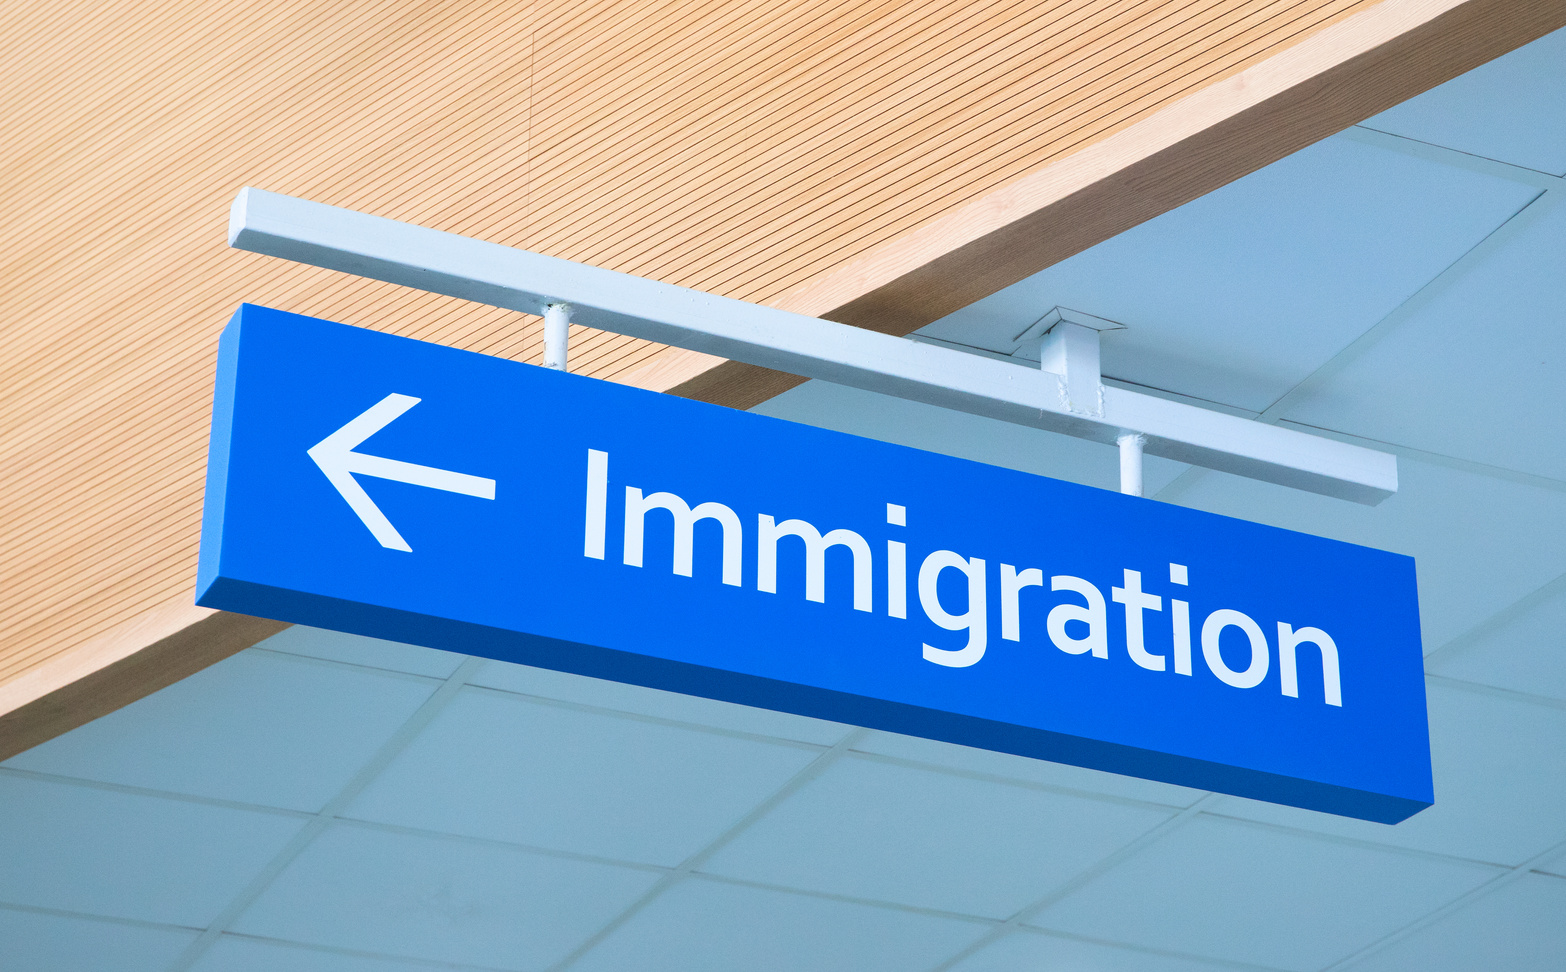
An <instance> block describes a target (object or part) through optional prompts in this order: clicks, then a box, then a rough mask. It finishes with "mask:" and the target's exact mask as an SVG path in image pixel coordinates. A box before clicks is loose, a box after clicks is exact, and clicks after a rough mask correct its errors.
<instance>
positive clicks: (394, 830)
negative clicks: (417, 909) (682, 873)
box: [332, 815, 677, 874]
mask: <svg viewBox="0 0 1566 972" xmlns="http://www.w3.org/2000/svg"><path fill="white" fill-rule="evenodd" d="M332 823H333V824H334V825H336V826H339V827H344V828H348V829H352V830H369V831H374V832H376V833H383V834H395V835H397V836H401V837H418V838H420V839H422V840H429V841H440V842H446V843H454V844H466V845H468V846H471V847H486V848H489V849H490V850H508V851H518V852H521V853H524V854H534V855H537V856H539V857H552V858H555V859H556V860H563V861H577V862H580V863H584V864H603V865H606V866H611V867H623V868H627V869H629V870H633V871H646V872H648V873H650V874H668V873H670V872H671V871H673V870H674V869H675V867H676V866H677V865H671V864H653V863H650V862H648V861H633V860H630V859H629V858H620V857H605V856H604V855H602V854H587V853H583V852H582V851H571V850H563V849H561V848H558V847H545V846H543V845H542V844H525V843H522V842H521V841H516V840H506V839H504V838H501V837H480V836H478V835H476V834H465V833H459V832H457V831H455V830H436V829H432V828H429V827H413V826H409V825H408V824H395V823H387V822H385V821H383V820H367V819H365V818H363V817H346V816H342V815H338V816H337V817H334V818H333V819H332Z"/></svg>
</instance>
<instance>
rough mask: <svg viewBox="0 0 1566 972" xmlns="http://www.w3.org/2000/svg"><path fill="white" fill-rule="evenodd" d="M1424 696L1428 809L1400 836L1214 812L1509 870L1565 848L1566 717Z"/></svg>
mask: <svg viewBox="0 0 1566 972" xmlns="http://www.w3.org/2000/svg"><path fill="white" fill-rule="evenodd" d="M1427 696H1428V698H1429V704H1430V749H1431V759H1432V763H1433V771H1434V774H1435V797H1436V802H1435V806H1433V807H1431V808H1430V809H1428V810H1424V811H1421V812H1420V813H1417V814H1415V815H1414V816H1413V817H1411V818H1409V819H1408V820H1405V821H1403V822H1402V823H1400V824H1397V825H1395V826H1388V825H1386V824H1376V823H1366V822H1364V821H1359V820H1349V819H1348V818H1346V817H1335V816H1332V815H1330V814H1325V813H1314V812H1312V811H1309V810H1296V809H1294V808H1292V807H1280V806H1277V805H1275V804H1270V803H1257V802H1254V801H1251V800H1241V799H1239V798H1237V797H1229V798H1226V799H1225V800H1224V801H1223V803H1222V804H1220V805H1219V806H1218V807H1217V808H1215V809H1214V811H1213V812H1214V813H1219V814H1233V815H1235V816H1241V817H1249V818H1251V819H1253V820H1263V821H1267V822H1269V823H1276V824H1279V825H1282V826H1288V827H1299V828H1303V829H1306V830H1316V831H1321V832H1323V833H1332V834H1340V835H1342V836H1345V837H1352V838H1357V839H1359V840H1370V841H1376V842H1378V843H1384V844H1395V845H1397V846H1400V847H1411V848H1417V849H1420V850H1427V851H1434V852H1438V853H1443V854H1451V855H1454V856H1457V857H1464V858H1468V859H1471V860H1478V861H1491V862H1494V863H1497V864H1505V865H1509V866H1510V865H1515V864H1521V863H1522V862H1524V861H1526V860H1528V859H1529V858H1531V857H1533V856H1535V855H1536V854H1539V853H1540V852H1542V851H1544V850H1546V849H1547V848H1549V847H1553V846H1554V845H1556V844H1558V843H1560V842H1561V841H1566V814H1563V813H1561V812H1560V808H1561V807H1566V773H1561V772H1558V771H1556V768H1557V767H1559V766H1560V764H1561V761H1562V758H1563V757H1566V708H1562V707H1557V706H1549V705H1537V704H1533V703H1530V702H1522V701H1517V700H1515V699H1508V698H1504V697H1501V696H1499V695H1496V694H1491V693H1488V692H1485V691H1484V690H1476V689H1471V688H1464V687H1458V686H1453V685H1450V684H1441V683H1433V684H1431V685H1430V686H1429V690H1428V692H1427ZM1348 701H1350V702H1352V700H1351V699H1350V700H1348ZM1562 917H1563V919H1566V914H1563V916H1562Z"/></svg>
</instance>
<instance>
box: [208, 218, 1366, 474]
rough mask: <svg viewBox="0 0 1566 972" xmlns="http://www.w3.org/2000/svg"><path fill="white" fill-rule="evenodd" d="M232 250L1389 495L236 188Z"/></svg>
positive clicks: (801, 333) (959, 364) (1278, 436)
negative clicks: (553, 309)
mask: <svg viewBox="0 0 1566 972" xmlns="http://www.w3.org/2000/svg"><path fill="white" fill-rule="evenodd" d="M229 244H230V245H231V246H234V247H237V248H239V249H242V250H250V251H253V252H256V253H265V254H269V255H271V256H276V257H282V258H284V259H288V260H295V261H298V262H300V263H307V264H310V265H312V266H318V267H326V268H329V269H333V270H341V271H344V272H346V273H352V274H357V275H359V276H362V277H369V278H372V279H375V280H384V281H387V282H389V283H396V284H403V285H405V286H409V287H415V288H418V289H420V290H426V291H430V292H432V293H438V294H446V295H448V296H451V297H461V298H464V299H467V300H473V301H477V302H479V303H484V304H489V305H491V306H495V307H506V308H510V309H512V310H516V311H522V312H525V313H529V314H539V313H543V312H544V309H545V308H547V307H548V306H550V305H551V304H569V305H570V306H571V319H572V320H574V321H575V322H576V323H578V324H583V325H586V326H588V327H593V328H598V329H599V330H605V331H613V332H615V333H618V334H628V335H631V336H633V337H639V338H644V339H646V340H649V341H657V342H659V343H662V344H671V345H674V346H676V347H682V348H690V349H692V350H695V351H702V352H706V353H708V354H714V355H719V356H721V357H725V358H730V359H733V360H736V361H743V362H746V363H748V364H754V365H760V366H762V367H765V368H772V369H775V370H777V371H785V372H790V373H792V374H796V375H801V376H803V377H806V378H819V379H822V380H825V381H830V382H834V383H836V384H840V385H849V386H852V387H855V388H862V389H866V390H869V391H874V392H881V393H883V394H887V395H893V396H896V397H899V398H907V399H911V400H914V401H920V402H926V403H929V404H931V405H939V406H943V407H946V408H952V409H956V410H958V411H963V412H969V413H972V414H975V415H983V416H987V417H989V418H995V419H1000V420H1002V421H1007V422H1014V423H1016V424H1018V425H1026V426H1031V427H1033V428H1040V429H1047V430H1050V431H1053V432H1061V433H1064V434H1066V435H1073V436H1078V437H1080V438H1084V439H1090V440H1092V441H1095V442H1102V443H1104V444H1106V445H1108V444H1114V443H1116V442H1117V441H1118V439H1119V437H1120V435H1121V433H1122V432H1124V431H1128V430H1129V431H1134V432H1138V433H1141V434H1142V435H1143V436H1145V442H1146V444H1145V448H1146V451H1147V452H1149V453H1151V454H1153V455H1155V456H1163V457H1164V458H1167V459H1174V460H1177V461H1179V462H1186V463H1191V464H1193V465H1197V466H1204V467H1207V468H1209V469H1217V470H1221V471H1223V472H1229V473H1234V474H1236V475H1240V476H1248V477H1250V478H1252V479H1260V480H1264V481H1266V482H1271V483H1278V484H1280V485H1284V486H1291V487H1294V488H1296V489H1303V490H1308V491H1310V492H1313V493H1321V494H1324V495H1327V496H1336V497H1340V498H1342V499H1349V500H1354V501H1356V502H1360V503H1367V504H1374V503H1379V502H1380V501H1381V500H1383V499H1385V498H1387V497H1388V496H1390V495H1392V494H1393V493H1395V492H1396V491H1397V459H1396V458H1395V457H1394V456H1391V455H1388V454H1386V453H1383V452H1376V451H1374V450H1371V449H1366V448H1363V447H1361V446H1356V445H1351V444H1348V443H1344V442H1338V441H1335V440H1332V439H1327V438H1323V437H1320V436H1313V435H1308V434H1306V433H1303V432H1296V431H1294V430H1292V429H1284V428H1279V427H1277V426H1274V425H1267V424H1264V423H1261V422H1254V421H1251V420H1248V419H1242V418H1236V417H1234V416H1232V415H1225V414H1223V413H1221V412H1214V411H1210V410H1208V409H1203V408H1196V407H1194V406H1191V405H1185V404H1182V403H1179V402H1171V401H1167V400H1165V399H1161V398H1156V397H1154V396H1151V395H1144V394H1140V393H1137V392H1132V391H1126V390H1124V389H1119V388H1108V387H1105V388H1103V389H1102V401H1103V404H1102V409H1101V412H1102V414H1099V415H1091V414H1082V413H1079V412H1076V411H1073V410H1072V409H1071V408H1069V407H1068V406H1067V404H1065V403H1062V402H1061V400H1060V395H1059V393H1058V387H1057V388H1050V387H1048V385H1047V384H1046V383H1044V382H1040V381H1039V380H1038V375H1039V373H1038V372H1037V371H1035V370H1033V369H1031V368H1028V367H1023V366H1020V365H1017V364H1015V363H1012V362H1006V361H997V360H994V359H991V358H985V357H982V356H980V355H975V354H965V353H963V352H961V351H955V350H952V349H949V348H941V347H936V346H934V345H929V344H919V343H916V342H913V341H908V340H904V339H902V338H895V337H891V336H889V335H886V334H878V333H876V332H874V331H870V330H866V329H864V328H858V327H851V326H848V325H846V324H837V323H834V322H832V321H824V320H821V319H820V318H815V317H808V316H805V315H803V314H794V313H790V312H788V311H784V310H778V309H777V308H774V307H766V306H763V305H761V304H752V303H748V302H746V301H741V300H734V299H732V298H727V297H719V296H716V295H714V294H708V293H703V292H701V291H698V290H690V289H687V288H684V287H675V286H672V285H670V284H664V283H659V282H657V281H654V280H647V279H645V278H642V277H634V276H631V275H629V274H623V273H616V272H614V271H612V270H604V269H602V268H599V267H591V266H587V265H586V264H581V263H574V262H572V261H570V260H561V259H557V258H555V257H548V256H544V255H542V254H538V253H531V252H528V251H527V250H519V249H515V248H512V247H507V246H501V245H499V244H496V243H485V242H483V241H481V240H474V239H470V238H468V237H464V236H458V235H456V234H453V233H443V232H441V231H439V230H432V229H427V228H425V227H421V226H414V225H412V224H409V223H401V222H397V221H395V220H389V219H382V218H380V217H378V216H369V215H366V214H364V213H357V212H353V211H352V210H347V209H339V208H337V207H335V206H327V205H323V204H321V203H313V202H309V201H306V200H303V199H296V198H293V197H291V196H284V195H279V194H277V193H271V192H263V191H261V190H257V189H243V190H241V191H240V193H239V196H238V197H237V198H236V199H235V200H234V207H233V211H232V213H231V216H230V221H229ZM1050 384H1054V383H1050Z"/></svg>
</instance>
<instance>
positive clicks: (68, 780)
mask: <svg viewBox="0 0 1566 972" xmlns="http://www.w3.org/2000/svg"><path fill="white" fill-rule="evenodd" d="M4 777H14V778H17V779H25V780H33V781H36V782H41V783H54V784H57V785H60V786H71V787H77V788H79V789H83V790H102V791H107V792H110V793H124V794H128V795H130V796H139V797H147V798H149V799H154V800H173V801H175V802H177V803H190V804H195V805H197V806H206V807H217V808H219V809H223V810H239V811H242V812H245V813H261V814H266V815H268V816H273V817H291V818H293V819H295V820H298V821H300V822H303V821H306V820H309V819H311V818H312V817H314V816H315V814H313V813H311V812H310V811H308V810H295V809H293V808H291V807H278V806H270V805H268V804H264V803H247V802H245V801H244V800H225V799H223V798H222V797H209V796H202V795H201V794H199V793H182V792H180V791H179V790H162V789H158V788H156V787H148V786H136V785H134V784H127V783H114V782H112V781H109V780H99V779H94V778H92V777H90V776H68V775H65V774H63V773H45V772H40V771H38V770H30V769H23V768H22V767H20V766H5V765H0V778H4Z"/></svg>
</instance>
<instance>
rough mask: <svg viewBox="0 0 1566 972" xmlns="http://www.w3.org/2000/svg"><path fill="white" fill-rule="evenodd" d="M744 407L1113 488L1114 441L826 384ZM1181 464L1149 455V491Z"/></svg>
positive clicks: (1116, 468) (1116, 473) (810, 384)
mask: <svg viewBox="0 0 1566 972" xmlns="http://www.w3.org/2000/svg"><path fill="white" fill-rule="evenodd" d="M751 411H753V412H756V413H758V414H761V415H770V416H772V417H774V418H780V419H786V420H787V421H790V422H800V423H803V424H805V425H814V426H817V427H819V428H823V429H832V430H834V431H837V432H847V433H848V434H850V435H859V436H864V437H865V438H867V439H879V440H880V441H882V442H894V443H896V444H898V445H905V446H909V447H910V448H914V449H923V450H925V451H927V452H939V453H941V454H943V455H948V456H957V457H959V458H962V459H971V460H973V461H974V462H982V463H987V464H989V465H991V466H1002V467H1004V468H1007V469H1016V470H1019V471H1021V472H1026V473H1033V474H1035V475H1038V476H1049V477H1051V478H1053V479H1064V480H1066V481H1067V482H1072V483H1081V484H1082V485H1084V486H1096V487H1098V488H1100V489H1114V490H1118V489H1119V488H1120V452H1119V450H1118V449H1116V448H1115V447H1114V446H1107V445H1100V444H1099V443H1097V442H1088V441H1086V440H1084V439H1076V438H1072V437H1071V436H1067V435H1059V434H1056V433H1054V432H1045V431H1042V430H1040V429H1030V428H1026V427H1024V426H1021V425H1013V424H1012V423H1010V422H1001V421H998V420H996V419H989V418H981V417H980V416H977V415H968V414H965V413H963V412H954V411H952V410H951V409H946V408H937V407H935V406H934V405H924V404H921V403H919V402H910V401H905V400H903V399H901V398H892V397H891V396H888V395H878V394H876V393H875V392H868V391H860V390H859V389H857V388H847V387H844V386H842V385H834V384H831V383H829V382H825V381H807V382H805V383H804V384H802V385H799V386H797V387H795V388H791V389H789V390H788V391H786V392H784V393H783V394H781V395H779V396H777V397H776V398H773V399H771V400H769V401H766V402H762V403H761V404H760V405H758V406H756V407H755V408H753V409H751ZM1186 468H1187V467H1186V465H1185V464H1184V463H1179V462H1172V461H1170V460H1168V459H1159V458H1158V457H1156V456H1148V457H1147V459H1146V460H1145V463H1144V469H1143V479H1144V481H1145V483H1146V487H1147V489H1148V490H1149V491H1150V492H1152V491H1156V490H1159V489H1162V488H1163V487H1164V486H1165V485H1166V484H1167V483H1169V482H1171V481H1172V480H1173V479H1174V478H1175V477H1176V476H1178V475H1180V473H1181V472H1183V471H1184V470H1185V469H1186ZM1032 513H1033V511H1030V510H1018V511H1017V515H1018V516H1028V515H1032Z"/></svg>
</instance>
